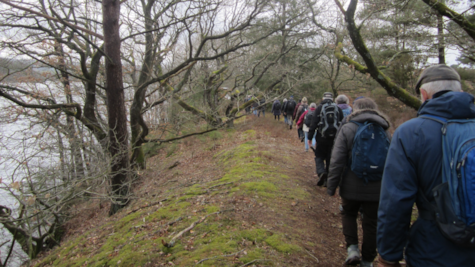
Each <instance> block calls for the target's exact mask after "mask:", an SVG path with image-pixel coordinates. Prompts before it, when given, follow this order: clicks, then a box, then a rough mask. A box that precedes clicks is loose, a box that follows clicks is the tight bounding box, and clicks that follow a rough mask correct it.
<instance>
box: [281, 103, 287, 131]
mask: <svg viewBox="0 0 475 267" xmlns="http://www.w3.org/2000/svg"><path fill="white" fill-rule="evenodd" d="M286 105H287V98H284V100H283V101H282V105H281V107H280V112H281V113H282V117H284V124H285V125H287V124H288V122H287V116H285V112H284V107H285V106H286Z"/></svg>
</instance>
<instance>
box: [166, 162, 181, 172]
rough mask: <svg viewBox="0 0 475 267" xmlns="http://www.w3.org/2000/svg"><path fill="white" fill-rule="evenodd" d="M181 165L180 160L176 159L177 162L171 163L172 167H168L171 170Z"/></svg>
mask: <svg viewBox="0 0 475 267" xmlns="http://www.w3.org/2000/svg"><path fill="white" fill-rule="evenodd" d="M178 165H180V162H179V161H175V163H173V165H171V166H170V167H168V169H169V170H171V169H173V168H175V167H176V166H178Z"/></svg>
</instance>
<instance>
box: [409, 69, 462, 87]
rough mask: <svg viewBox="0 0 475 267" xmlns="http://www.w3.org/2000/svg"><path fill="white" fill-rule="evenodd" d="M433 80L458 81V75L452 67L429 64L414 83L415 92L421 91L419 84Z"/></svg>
mask: <svg viewBox="0 0 475 267" xmlns="http://www.w3.org/2000/svg"><path fill="white" fill-rule="evenodd" d="M435 81H459V82H460V75H459V74H458V73H457V71H455V70H454V69H453V68H451V67H449V66H447V65H444V64H439V65H435V66H430V67H428V68H427V69H425V70H424V71H423V72H422V73H421V75H420V76H419V79H418V80H417V83H416V93H417V94H420V93H421V90H420V88H421V86H422V85H423V84H425V83H430V82H435Z"/></svg>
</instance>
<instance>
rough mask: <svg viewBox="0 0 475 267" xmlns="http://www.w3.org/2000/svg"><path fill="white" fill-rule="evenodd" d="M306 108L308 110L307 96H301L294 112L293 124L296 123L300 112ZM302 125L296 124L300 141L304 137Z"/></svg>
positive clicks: (300, 114)
mask: <svg viewBox="0 0 475 267" xmlns="http://www.w3.org/2000/svg"><path fill="white" fill-rule="evenodd" d="M307 110H308V102H307V98H306V97H303V98H302V101H301V103H300V105H299V106H298V108H297V112H296V114H295V118H296V119H295V124H297V122H298V120H299V119H300V116H302V113H304V112H305V111H307ZM302 127H303V123H301V124H300V126H299V125H297V133H298V136H299V139H300V141H301V142H303V140H304V139H305V135H304V133H303V130H302Z"/></svg>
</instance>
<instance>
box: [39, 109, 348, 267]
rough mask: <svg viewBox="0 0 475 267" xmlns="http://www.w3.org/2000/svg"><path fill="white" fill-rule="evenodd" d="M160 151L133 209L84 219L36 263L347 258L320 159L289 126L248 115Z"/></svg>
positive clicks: (298, 262) (283, 262)
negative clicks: (317, 173)
mask: <svg viewBox="0 0 475 267" xmlns="http://www.w3.org/2000/svg"><path fill="white" fill-rule="evenodd" d="M294 135H295V136H294ZM153 148H154V146H149V147H148V149H149V150H151V149H153ZM157 149H160V150H161V151H160V153H158V155H157V156H154V157H153V158H151V159H149V161H148V163H147V166H148V168H147V170H146V171H145V172H144V173H143V174H142V180H141V183H139V184H137V185H136V186H135V189H134V193H135V198H136V200H134V201H133V203H132V204H131V205H129V206H128V207H127V208H125V209H124V210H122V211H121V212H119V213H118V214H116V215H114V216H113V217H110V218H108V217H106V216H105V215H104V212H102V213H100V212H98V211H97V210H95V211H94V212H92V211H87V212H84V214H83V213H79V214H78V215H77V218H74V219H73V220H72V222H71V223H70V224H74V223H76V224H77V222H78V221H79V219H78V218H83V223H84V222H87V226H86V225H84V226H83V228H80V229H76V230H74V231H73V230H70V231H69V234H68V237H67V238H66V240H65V241H64V242H63V243H62V244H61V246H60V247H57V248H55V249H54V250H52V251H50V252H49V253H47V254H46V255H44V256H43V257H42V258H40V259H39V260H37V261H36V262H35V264H36V266H169V265H175V266H194V265H196V264H198V263H199V264H198V266H242V265H244V264H247V263H251V262H252V263H253V264H254V265H255V266H314V265H315V264H316V263H317V261H318V264H319V265H321V266H335V265H337V264H340V263H341V262H342V260H343V259H344V256H345V255H344V254H345V251H344V248H342V244H343V241H342V240H343V236H342V234H341V229H340V228H339V227H338V225H339V224H340V223H339V216H338V214H337V213H336V212H337V210H338V208H337V207H338V199H336V198H332V199H330V198H327V197H325V195H324V189H316V188H315V183H316V178H315V177H314V176H313V169H314V165H313V155H311V154H310V153H305V152H303V150H304V149H303V144H301V143H300V142H298V140H297V138H296V134H295V133H294V131H289V130H286V129H285V126H284V125H283V123H282V122H276V121H272V120H270V119H269V118H259V119H258V118H254V117H249V118H247V119H243V120H241V122H239V123H237V124H236V129H231V130H222V131H219V132H215V133H210V134H207V135H203V136H199V137H193V138H190V139H188V140H186V141H182V142H176V143H174V144H167V145H164V146H161V147H159V148H158V147H157ZM149 154H150V155H153V154H155V153H153V151H151V152H150V153H149ZM175 162H179V165H177V167H174V168H171V169H170V168H169V167H170V166H172V165H173V164H174V163H175ZM83 211H84V210H83ZM81 216H82V217H81ZM84 218H86V219H84ZM84 224H86V223H84ZM193 224H195V225H194V227H193V228H192V229H191V230H187V231H185V232H184V233H183V235H181V236H180V237H178V238H176V239H174V237H175V236H177V235H178V234H179V233H180V232H182V231H183V230H185V229H187V228H188V227H190V226H191V225H193ZM71 228H73V227H72V226H70V229H71ZM173 241H174V243H173ZM171 243H173V246H170V247H167V246H165V245H169V244H171ZM164 244H165V245H164ZM310 255H312V256H310ZM317 259H318V260H317Z"/></svg>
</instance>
